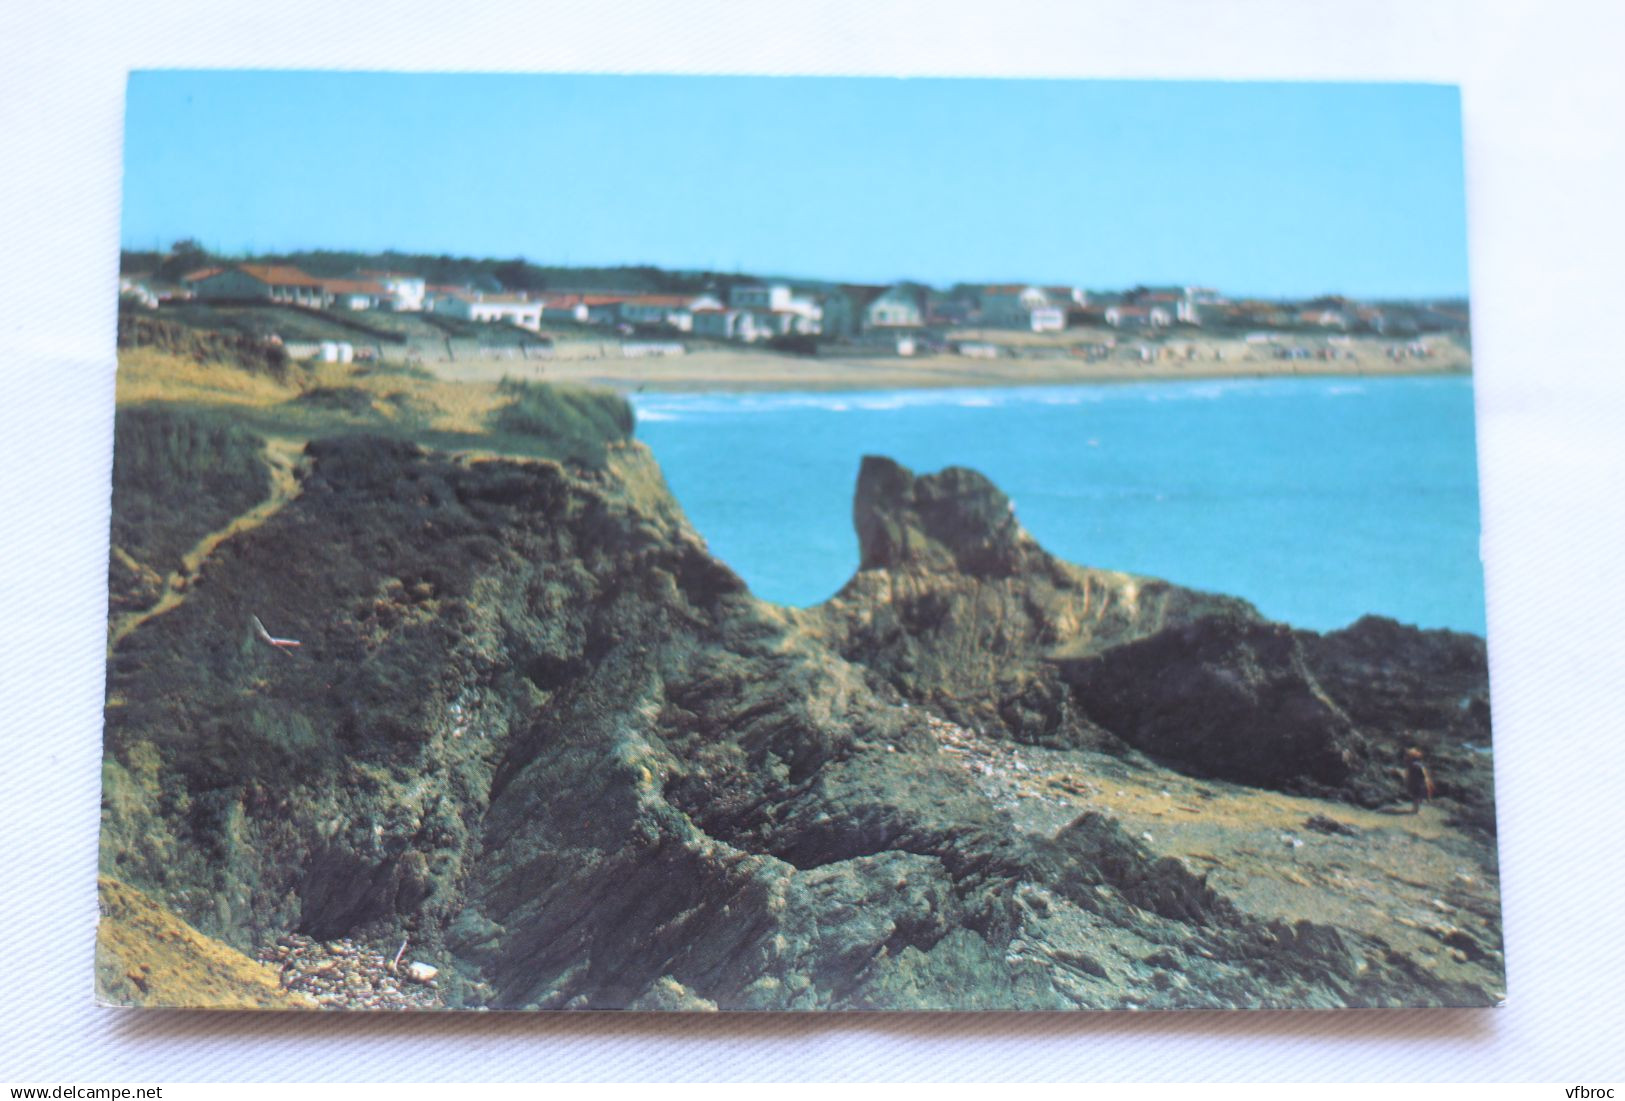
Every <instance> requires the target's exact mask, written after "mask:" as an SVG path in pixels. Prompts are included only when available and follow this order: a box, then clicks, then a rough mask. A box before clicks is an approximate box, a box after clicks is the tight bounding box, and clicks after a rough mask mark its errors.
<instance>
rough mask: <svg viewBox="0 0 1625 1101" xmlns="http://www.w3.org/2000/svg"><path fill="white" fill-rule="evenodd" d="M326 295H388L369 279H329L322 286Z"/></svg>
mask: <svg viewBox="0 0 1625 1101" xmlns="http://www.w3.org/2000/svg"><path fill="white" fill-rule="evenodd" d="M322 289H323V290H324V291H326V292H327V293H328V294H375V295H382V294H388V293H389V291H388V290H386V289H385V288H384V287H383V286H381V285H379V284H377V283H374V282H373V281H372V280H370V279H329V280H327V281H326V282H324V283H323V284H322Z"/></svg>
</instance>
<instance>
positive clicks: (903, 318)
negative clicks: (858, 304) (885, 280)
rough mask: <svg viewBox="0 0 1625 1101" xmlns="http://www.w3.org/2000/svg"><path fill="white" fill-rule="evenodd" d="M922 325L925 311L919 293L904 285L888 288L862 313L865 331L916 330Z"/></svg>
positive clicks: (913, 288)
mask: <svg viewBox="0 0 1625 1101" xmlns="http://www.w3.org/2000/svg"><path fill="white" fill-rule="evenodd" d="M924 323H925V309H924V306H923V304H922V303H921V301H920V292H919V290H918V289H917V288H915V287H911V286H909V285H907V284H904V283H899V284H897V285H896V286H892V287H888V288H887V289H886V291H885V292H884V293H882V294H881V295H880V296H879V297H878V298H876V299H875V300H874V301H873V302H870V303H869V305H868V306H867V307H866V308H865V309H864V311H863V327H864V328H866V329H909V328H916V329H917V328H919V327H920V326H921V325H923V324H924Z"/></svg>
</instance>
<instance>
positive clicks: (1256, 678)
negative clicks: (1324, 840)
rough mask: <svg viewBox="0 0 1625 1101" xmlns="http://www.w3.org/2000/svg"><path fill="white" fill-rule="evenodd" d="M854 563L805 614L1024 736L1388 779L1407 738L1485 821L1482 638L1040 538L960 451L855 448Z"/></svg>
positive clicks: (1331, 782)
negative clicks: (1335, 613)
mask: <svg viewBox="0 0 1625 1101" xmlns="http://www.w3.org/2000/svg"><path fill="white" fill-rule="evenodd" d="M854 520H855V524H856V527H857V531H858V539H859V547H860V555H861V563H862V565H861V568H860V571H859V573H858V574H857V575H856V576H855V577H854V578H853V579H852V580H851V581H850V582H849V583H848V584H847V585H846V587H845V588H843V589H842V590H841V592H840V593H838V594H836V596H835V597H834V598H833V599H832V600H830V601H829V602H828V603H827V604H825V605H824V606H823V607H821V608H820V609H818V611H817V615H818V618H819V622H820V626H821V627H822V629H823V630H824V631H825V632H826V633H827V634H828V635H829V636H830V637H831V640H832V642H833V644H834V645H835V646H836V647H837V648H838V649H839V650H840V652H841V654H842V655H843V656H844V657H846V658H847V659H848V660H850V661H853V662H857V663H859V664H862V665H863V666H864V667H865V668H866V669H870V670H872V671H874V672H875V673H876V674H878V676H879V677H880V678H881V679H882V680H883V681H884V682H885V683H887V684H888V685H890V686H891V687H892V688H894V689H895V690H896V691H897V692H898V693H899V694H900V695H901V696H902V697H903V698H905V699H909V700H915V701H920V702H923V703H926V704H927V705H928V706H930V707H932V708H934V709H935V710H937V711H938V712H940V713H941V714H944V715H946V716H948V717H950V718H953V719H954V720H955V721H957V722H961V723H965V724H968V725H972V726H978V727H993V728H997V729H1001V730H1003V731H1004V732H1005V733H1006V734H1007V735H1008V736H1009V737H1012V738H1014V739H1017V740H1018V741H1023V742H1027V743H1031V744H1039V745H1051V746H1064V747H1073V748H1104V749H1116V750H1118V751H1123V750H1126V749H1127V748H1128V747H1130V746H1132V747H1133V748H1135V749H1138V750H1140V751H1143V752H1144V753H1146V754H1148V755H1150V756H1152V757H1153V758H1156V759H1157V760H1160V761H1163V762H1165V763H1168V764H1171V765H1173V766H1174V767H1176V768H1179V769H1181V770H1184V771H1190V772H1194V773H1197V774H1200V775H1206V776H1213V777H1219V778H1223V779H1228V780H1234V781H1237V782H1240V783H1245V784H1252V785H1256V786H1262V787H1272V788H1279V789H1282V790H1287V791H1297V792H1304V793H1312V794H1316V795H1323V796H1327V797H1330V798H1339V799H1346V800H1349V801H1351V802H1356V803H1359V804H1362V805H1367V806H1377V805H1381V804H1382V803H1383V802H1385V801H1388V800H1390V799H1392V798H1393V793H1394V790H1395V789H1394V780H1393V777H1392V776H1391V774H1390V773H1391V771H1392V769H1393V768H1394V767H1395V766H1396V765H1397V762H1398V760H1399V755H1400V753H1402V752H1403V750H1404V748H1405V747H1406V746H1409V745H1412V744H1417V745H1421V746H1423V747H1424V748H1425V749H1426V750H1427V751H1428V752H1429V755H1430V756H1431V757H1433V758H1435V759H1440V760H1444V761H1446V762H1447V764H1448V766H1449V767H1448V769H1447V770H1446V771H1449V772H1450V773H1451V775H1453V776H1457V777H1463V778H1464V779H1463V780H1462V781H1461V782H1459V783H1455V784H1454V785H1453V786H1452V788H1451V791H1450V792H1448V793H1447V794H1448V795H1450V796H1451V797H1452V798H1453V799H1454V801H1455V802H1457V803H1458V804H1459V805H1460V808H1459V809H1460V814H1461V815H1462V817H1463V820H1464V821H1467V822H1469V823H1470V824H1472V825H1473V826H1475V827H1476V828H1480V829H1487V830H1493V828H1494V815H1493V809H1492V799H1491V796H1490V789H1491V784H1490V781H1489V774H1488V768H1489V766H1488V761H1487V758H1486V757H1485V756H1484V755H1483V754H1482V753H1477V752H1474V751H1473V750H1472V749H1470V748H1467V747H1470V746H1473V745H1478V746H1480V747H1484V746H1487V745H1488V743H1489V700H1488V673H1487V663H1486V655H1485V652H1484V644H1483V641H1482V640H1480V639H1477V638H1474V637H1472V636H1470V635H1462V634H1458V633H1455V632H1450V631H1426V632H1423V631H1417V630H1415V629H1414V628H1408V627H1403V626H1401V625H1399V624H1397V623H1394V622H1393V621H1392V620H1384V619H1380V618H1377V617H1368V618H1366V619H1363V620H1361V621H1360V622H1359V623H1357V624H1355V625H1354V626H1352V627H1350V628H1348V629H1346V630H1344V631H1336V632H1332V633H1330V634H1327V635H1324V636H1322V635H1317V634H1315V633H1314V632H1310V631H1298V630H1293V629H1292V628H1289V627H1287V626H1285V625H1284V624H1279V623H1271V622H1269V621H1267V620H1265V619H1264V618H1263V617H1262V616H1260V615H1259V614H1258V612H1257V611H1256V610H1255V609H1254V608H1253V607H1252V606H1251V605H1249V604H1247V603H1246V602H1245V601H1242V600H1238V599H1235V598H1233V597H1224V596H1214V595H1210V594H1205V593H1198V592H1194V591H1192V590H1189V589H1182V588H1179V587H1177V586H1174V585H1170V584H1168V583H1167V582H1164V581H1158V580H1154V579H1150V578H1142V577H1134V576H1130V575H1127V574H1121V573H1111V572H1108V571H1104V570H1091V569H1085V568H1083V567H1079V566H1074V565H1072V564H1070V563H1067V562H1063V561H1061V560H1059V559H1057V558H1055V557H1053V556H1052V555H1050V554H1048V553H1046V552H1045V551H1044V550H1043V549H1042V548H1041V547H1039V546H1038V545H1037V544H1036V543H1035V542H1034V541H1033V540H1032V538H1031V537H1030V536H1029V535H1028V534H1027V533H1026V532H1025V531H1024V530H1023V529H1022V528H1021V526H1020V525H1019V524H1017V523H1016V521H1015V516H1014V512H1013V510H1012V508H1011V506H1010V502H1009V500H1008V498H1006V497H1005V495H1004V494H1003V493H1001V492H1000V491H999V490H998V488H997V487H995V486H994V485H993V484H992V483H991V482H989V481H988V480H987V479H986V478H984V477H982V476H981V475H979V474H977V473H976V472H974V471H970V470H963V469H955V468H950V469H948V470H944V471H942V472H941V473H939V474H935V475H930V476H927V477H915V476H914V475H913V474H912V473H911V472H909V471H908V470H906V469H904V468H903V467H901V466H899V465H897V464H896V463H894V462H892V461H891V460H889V459H883V458H877V457H870V458H868V459H866V460H864V463H863V467H862V470H861V471H860V474H859V478H858V490H857V496H856V504H855V507H854Z"/></svg>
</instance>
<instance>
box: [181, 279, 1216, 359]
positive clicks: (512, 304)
mask: <svg viewBox="0 0 1625 1101" xmlns="http://www.w3.org/2000/svg"><path fill="white" fill-rule="evenodd" d="M184 283H185V284H186V286H187V287H188V288H189V289H190V291H191V292H192V293H194V294H195V295H196V296H197V297H198V298H202V299H218V300H246V299H259V300H265V301H271V302H277V303H284V304H289V305H296V306H306V307H311V308H316V309H344V310H393V311H419V310H430V311H433V312H436V313H444V314H446V315H448V316H452V317H459V318H463V319H466V320H470V321H490V322H506V323H508V324H511V325H516V326H518V327H520V328H523V329H529V330H532V331H537V330H540V329H541V328H542V326H543V325H544V324H546V323H547V322H550V321H552V322H561V321H566V322H574V323H576V324H583V325H627V326H635V327H639V328H656V327H659V328H667V329H671V330H674V331H676V332H683V333H692V334H694V335H695V336H706V337H711V338H714V339H719V340H737V341H746V342H751V341H757V340H764V339H770V338H772V337H777V336H788V335H797V334H805V335H815V334H820V333H823V334H830V335H835V336H840V337H846V336H852V335H854V334H856V333H858V332H865V331H881V332H895V331H897V330H908V329H918V328H923V327H926V326H930V325H944V326H981V327H986V328H1000V329H1018V330H1027V331H1031V332H1056V331H1060V330H1062V329H1065V328H1066V327H1067V324H1068V320H1069V315H1072V314H1074V312H1075V311H1078V310H1080V309H1083V308H1086V307H1089V306H1090V301H1089V297H1088V295H1087V294H1085V292H1084V291H1082V290H1080V289H1078V288H1075V287H1045V286H1036V285H1030V284H989V285H965V286H960V287H957V288H955V289H953V290H952V291H948V292H939V291H934V290H931V289H930V288H927V287H923V286H920V285H918V284H910V283H900V284H896V285H893V286H890V287H876V286H858V285H841V286H834V287H829V286H825V287H822V288H820V289H818V290H817V291H811V292H809V291H798V290H796V289H795V288H793V287H791V286H790V285H789V284H787V283H745V284H739V285H736V286H734V287H732V288H731V289H730V290H729V291H728V294H727V300H726V301H723V300H722V299H721V298H719V297H718V296H717V295H715V294H709V293H704V294H640V293H633V292H592V291H582V292H550V293H540V294H525V293H495V292H488V291H479V290H474V289H471V288H468V287H453V286H431V285H429V284H428V283H427V282H426V281H425V280H424V279H423V278H422V277H421V276H415V275H409V274H403V273H399V272H388V271H362V272H358V273H356V274H355V275H354V276H353V277H350V278H344V279H320V278H317V277H315V276H312V275H308V274H306V273H305V272H303V271H301V270H300V269H298V268H296V267H293V266H292V265H287V264H233V265H230V266H229V267H223V268H210V269H207V270H205V271H201V272H195V273H193V274H192V275H189V276H187V277H186V279H185V280H184ZM1203 293H1204V290H1203V289H1202V288H1193V287H1169V288H1153V289H1149V290H1146V289H1142V290H1141V291H1140V292H1138V293H1136V294H1134V295H1132V296H1110V297H1108V298H1107V299H1106V300H1104V301H1101V302H1098V303H1096V304H1095V305H1096V307H1097V309H1096V311H1093V312H1094V316H1095V317H1097V318H1098V319H1100V320H1103V321H1104V322H1105V323H1106V324H1107V325H1109V326H1112V327H1113V328H1156V327H1163V326H1167V325H1171V324H1174V323H1176V322H1187V323H1198V322H1197V313H1196V309H1197V305H1198V304H1199V303H1200V302H1201V301H1202V295H1203ZM1205 293H1207V294H1211V293H1212V292H1205Z"/></svg>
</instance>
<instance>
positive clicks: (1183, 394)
mask: <svg viewBox="0 0 1625 1101" xmlns="http://www.w3.org/2000/svg"><path fill="white" fill-rule="evenodd" d="M634 405H635V406H636V408H637V411H638V434H639V435H640V437H641V438H642V439H644V440H645V441H646V442H647V443H648V444H649V445H650V446H651V447H652V448H653V449H654V453H655V455H656V457H657V458H658V459H659V460H660V463H661V466H662V468H663V469H664V470H665V473H666V478H667V481H668V482H669V483H670V485H671V488H672V490H673V491H674V492H675V493H676V494H677V497H678V499H679V500H680V501H681V502H682V504H683V507H684V508H685V509H686V510H687V512H688V515H689V517H690V519H691V520H692V521H693V522H694V525H695V527H697V528H698V529H699V531H700V532H701V534H703V535H704V536H705V538H706V540H707V542H708V543H709V544H710V547H711V549H712V551H713V552H714V553H716V554H717V555H718V556H720V557H721V558H722V559H723V560H724V561H725V562H727V563H728V564H729V565H730V566H732V567H733V568H734V569H735V570H736V571H738V572H739V574H740V575H741V576H742V577H744V578H745V580H746V581H747V582H748V583H749V584H750V586H751V589H752V591H754V592H755V593H756V594H757V595H758V596H761V597H763V598H765V599H768V600H772V601H776V602H779V603H785V604H803V605H804V604H813V603H817V602H819V601H821V600H823V599H825V598H827V597H828V596H830V595H831V594H832V593H834V592H835V591H836V590H837V589H838V588H840V587H841V585H842V584H844V583H845V581H846V579H847V578H848V577H849V576H851V574H852V572H853V570H855V569H856V568H857V561H858V552H857V538H856V536H855V535H854V534H853V531H852V522H851V502H852V490H853V485H854V482H855V479H856V476H857V471H858V463H859V460H860V459H861V457H862V456H863V455H865V454H868V453H878V454H883V455H889V456H891V457H892V458H894V459H896V460H898V461H899V462H902V463H903V464H905V465H907V466H910V467H912V468H913V469H915V470H916V471H920V472H924V471H932V470H937V469H940V468H941V467H944V466H953V465H957V466H969V467H972V468H974V469H976V470H980V471H981V472H982V473H984V474H986V475H987V476H988V477H990V478H992V479H993V481H994V482H996V483H997V484H998V485H999V486H1000V487H1001V488H1002V489H1004V491H1005V492H1006V493H1008V494H1009V495H1010V496H1011V498H1012V499H1013V500H1014V501H1015V503H1016V507H1017V515H1018V517H1019V518H1020V520H1021V522H1022V523H1023V524H1025V525H1026V527H1027V529H1028V530H1029V531H1031V532H1032V534H1033V535H1034V537H1035V538H1037V539H1038V540H1039V542H1041V543H1042V544H1043V545H1044V546H1045V547H1047V548H1048V549H1049V550H1050V551H1052V552H1054V553H1055V554H1057V555H1059V556H1061V557H1062V558H1066V559H1069V560H1071V561H1073V562H1078V563H1082V564H1085V565H1091V566H1100V567H1104V568H1109V569H1120V570H1127V571H1130V572H1132V573H1140V574H1148V575H1151V576H1154V577H1163V578H1167V579H1168V580H1170V581H1175V582H1178V583H1179V584H1182V585H1188V586H1192V587H1194V588H1199V589H1207V590H1210V591H1215V592H1223V593H1230V594H1234V595H1236V596H1241V597H1245V598H1246V599H1248V600H1250V601H1252V602H1253V603H1254V604H1256V605H1257V606H1258V608H1259V610H1260V611H1262V612H1263V613H1264V614H1265V615H1268V616H1270V617H1272V618H1275V619H1281V620H1284V621H1286V622H1288V623H1292V624H1295V625H1298V626H1303V627H1311V628H1315V629H1317V630H1326V629H1329V628H1334V627H1341V626H1345V625H1347V624H1348V623H1350V622H1352V621H1354V620H1355V619H1357V618H1359V617H1360V616H1361V615H1364V614H1366V613H1368V612H1376V613H1380V614H1382V615H1388V616H1392V617H1394V618H1396V619H1399V620H1401V621H1403V622H1406V623H1413V624H1416V625H1418V626H1422V627H1451V628H1455V629H1457V630H1463V631H1471V632H1474V633H1475V634H1483V633H1484V588H1483V573H1482V570H1481V568H1480V564H1479V557H1478V480H1477V462H1476V454H1475V446H1474V435H1473V395H1472V383H1471V380H1470V379H1468V378H1464V377H1448V378H1446V377H1433V378H1389V379H1367V378H1340V379H1270V380H1235V381H1229V380H1220V381H1202V382H1154V383H1128V384H1104V385H1088V386H1067V387H1023V388H1011V389H1003V390H981V389H978V390H932V391H920V390H901V391H879V392H877V391H864V392H859V393H818V394H811V393H800V394H797V393H774V394H640V395H637V396H636V397H635V398H634Z"/></svg>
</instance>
